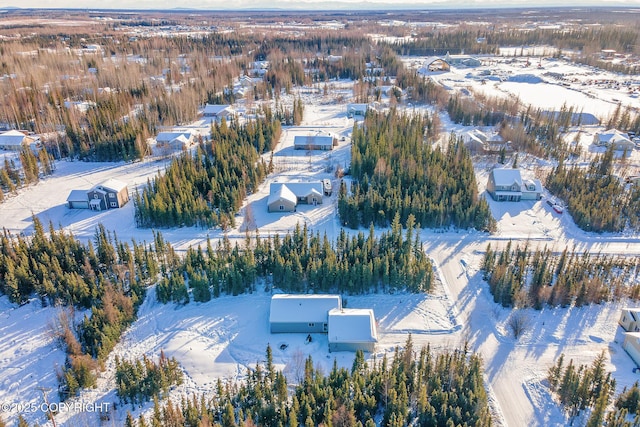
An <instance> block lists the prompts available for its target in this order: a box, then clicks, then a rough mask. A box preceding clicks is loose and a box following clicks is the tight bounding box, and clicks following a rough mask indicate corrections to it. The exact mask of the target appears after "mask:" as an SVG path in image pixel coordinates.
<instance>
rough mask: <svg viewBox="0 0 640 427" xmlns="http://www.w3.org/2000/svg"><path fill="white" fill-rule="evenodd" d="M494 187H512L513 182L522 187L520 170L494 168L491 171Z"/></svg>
mask: <svg viewBox="0 0 640 427" xmlns="http://www.w3.org/2000/svg"><path fill="white" fill-rule="evenodd" d="M491 173H492V174H493V179H494V181H495V183H496V186H499V185H505V186H509V185H512V184H513V183H514V182H515V183H517V184H518V185H519V186H522V176H521V175H520V169H511V168H496V169H494V170H492V171H491Z"/></svg>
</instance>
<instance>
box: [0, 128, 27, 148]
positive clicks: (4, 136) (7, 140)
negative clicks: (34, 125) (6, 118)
mask: <svg viewBox="0 0 640 427" xmlns="http://www.w3.org/2000/svg"><path fill="white" fill-rule="evenodd" d="M25 138H27V136H26V135H25V134H24V133H22V132H20V131H17V130H8V131H6V132H2V133H0V145H2V146H16V147H18V146H20V145H22V144H23V142H24V140H25Z"/></svg>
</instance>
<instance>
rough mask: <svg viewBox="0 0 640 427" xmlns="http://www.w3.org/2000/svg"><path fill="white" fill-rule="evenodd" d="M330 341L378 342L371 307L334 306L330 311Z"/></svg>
mask: <svg viewBox="0 0 640 427" xmlns="http://www.w3.org/2000/svg"><path fill="white" fill-rule="evenodd" d="M328 329H329V342H330V343H341V342H354V343H357V342H377V341H378V334H377V331H376V322H375V317H374V315H373V310H372V309H370V308H366V309H362V308H334V309H332V310H331V311H329V325H328Z"/></svg>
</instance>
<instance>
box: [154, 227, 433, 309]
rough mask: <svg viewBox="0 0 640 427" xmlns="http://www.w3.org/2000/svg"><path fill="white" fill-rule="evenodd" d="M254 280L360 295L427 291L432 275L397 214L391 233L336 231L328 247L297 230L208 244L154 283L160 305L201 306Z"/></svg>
mask: <svg viewBox="0 0 640 427" xmlns="http://www.w3.org/2000/svg"><path fill="white" fill-rule="evenodd" d="M185 277H186V278H188V280H185ZM257 279H262V280H264V281H265V282H266V283H267V284H268V285H270V286H274V287H277V288H279V289H282V290H284V291H287V292H296V293H307V292H313V293H322V292H340V293H347V294H362V293H366V292H372V291H373V292H376V291H383V292H389V291H398V290H408V291H411V292H428V291H429V290H430V289H431V286H432V285H433V281H434V274H433V268H432V265H431V262H430V261H429V259H428V258H427V256H426V254H425V253H424V251H423V250H422V245H421V243H420V238H419V235H418V234H417V232H416V230H415V222H413V217H409V221H408V222H407V224H406V230H405V232H404V236H403V231H402V226H401V225H400V222H399V216H398V215H396V218H395V220H394V222H393V225H392V228H391V231H390V232H385V233H382V235H381V236H380V237H376V236H375V234H374V229H373V227H371V228H370V229H369V234H368V235H365V234H364V233H362V232H360V233H358V235H355V236H351V237H349V236H348V235H347V234H346V233H345V232H344V230H343V231H342V232H341V233H340V235H339V236H338V238H337V240H336V242H334V243H332V242H330V241H329V239H328V237H327V236H326V235H324V236H320V234H319V233H316V234H315V235H313V234H310V233H309V231H308V229H307V227H306V225H305V226H304V227H302V228H300V226H299V225H297V226H296V227H295V229H294V230H293V233H287V234H286V235H285V236H284V237H280V236H278V235H276V236H274V237H267V238H261V237H259V236H257V237H256V238H255V239H251V238H249V237H248V238H247V241H246V242H245V247H244V248H243V249H242V250H241V249H239V247H238V245H235V246H233V247H232V246H231V244H230V242H229V241H228V240H227V239H224V240H223V241H222V243H219V244H218V246H217V247H216V248H215V249H214V247H213V245H212V244H211V242H210V241H209V242H207V247H206V248H205V249H204V250H203V249H202V248H201V247H198V248H197V249H195V248H189V249H188V250H187V253H186V255H185V257H184V260H183V263H182V264H181V265H180V267H179V268H178V269H176V270H175V271H174V273H172V274H169V275H166V276H164V277H162V278H161V279H160V281H159V283H158V285H157V287H156V295H157V298H158V300H159V301H160V302H163V303H166V302H169V301H173V302H177V303H187V302H189V300H190V299H191V298H193V300H194V301H200V302H206V301H209V300H210V299H211V298H212V297H214V298H215V297H218V296H220V294H232V295H238V294H240V293H244V292H252V291H254V290H255V285H256V281H257ZM188 289H190V291H191V292H189V290H188Z"/></svg>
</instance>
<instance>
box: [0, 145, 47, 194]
mask: <svg viewBox="0 0 640 427" xmlns="http://www.w3.org/2000/svg"><path fill="white" fill-rule="evenodd" d="M19 159H20V166H18V165H17V164H16V162H15V161H14V160H13V159H12V160H9V159H8V158H7V157H6V156H5V159H4V165H2V166H0V202H2V201H3V200H4V198H5V193H15V191H16V190H17V189H18V188H21V187H23V186H25V185H29V184H35V183H37V182H38V181H39V180H40V175H41V174H42V175H44V176H46V175H51V174H52V173H53V171H54V170H55V164H54V163H53V160H52V158H51V156H50V155H49V153H47V151H46V150H45V149H44V148H40V149H39V150H38V152H37V153H34V152H33V151H32V150H31V149H30V148H23V149H22V151H20V154H19Z"/></svg>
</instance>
